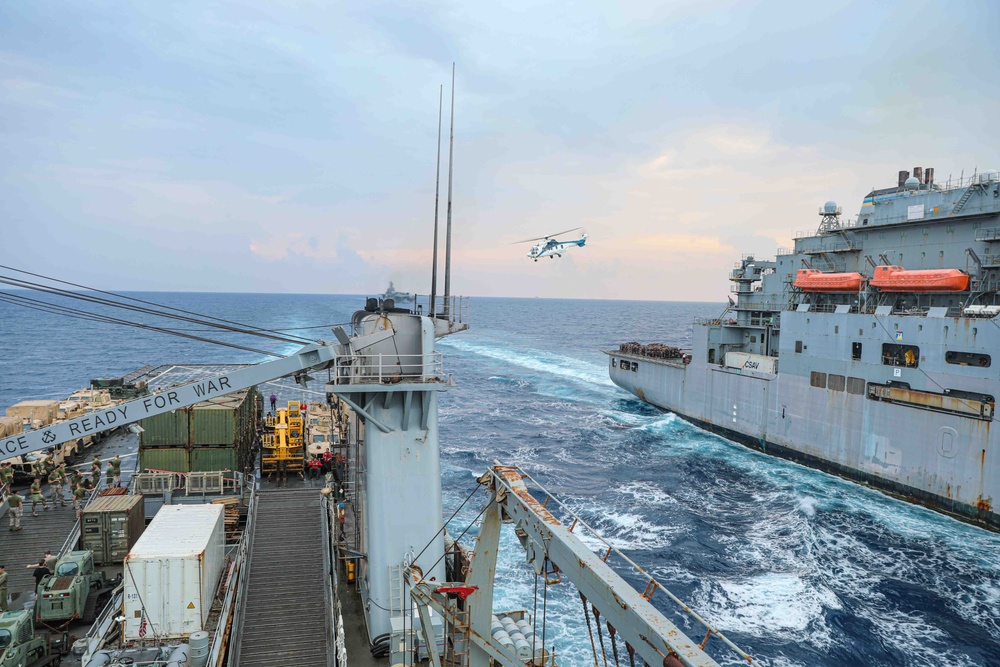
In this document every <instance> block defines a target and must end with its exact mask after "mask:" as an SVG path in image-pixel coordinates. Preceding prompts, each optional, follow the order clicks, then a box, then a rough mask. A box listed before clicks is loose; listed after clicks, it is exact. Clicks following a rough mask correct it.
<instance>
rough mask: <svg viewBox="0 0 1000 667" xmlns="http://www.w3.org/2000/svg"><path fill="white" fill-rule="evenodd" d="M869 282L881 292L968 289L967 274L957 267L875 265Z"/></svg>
mask: <svg viewBox="0 0 1000 667" xmlns="http://www.w3.org/2000/svg"><path fill="white" fill-rule="evenodd" d="M870 284H871V285H872V287H877V288H879V289H880V290H882V291H883V292H964V291H966V290H967V289H969V274H967V273H965V272H964V271H960V270H958V269H916V270H912V271H907V270H906V269H904V268H903V267H901V266H876V267H875V275H874V276H873V277H872V279H871V281H870Z"/></svg>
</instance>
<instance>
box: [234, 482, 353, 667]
mask: <svg viewBox="0 0 1000 667" xmlns="http://www.w3.org/2000/svg"><path fill="white" fill-rule="evenodd" d="M250 537H251V539H252V543H251V546H250V564H249V565H250V576H249V578H248V580H247V582H246V589H245V595H246V597H245V606H244V611H243V614H242V618H241V619H240V628H239V640H238V641H239V644H238V647H239V648H238V651H237V653H236V655H235V656H233V657H234V658H235V659H236V662H235V663H233V662H232V661H231V662H230V664H239V665H240V667H277V666H279V665H280V666H282V667H286V666H287V665H315V666H316V667H322V666H324V665H333V662H334V647H333V639H332V637H331V630H330V629H331V628H332V627H333V625H332V622H331V618H332V612H331V608H330V606H331V605H330V602H331V597H330V577H329V567H330V555H329V554H330V547H329V544H330V540H329V535H328V524H327V523H326V515H325V507H324V504H323V497H322V496H321V495H320V493H319V490H318V489H315V488H311V489H310V488H301V487H300V488H283V489H262V490H260V491H259V492H258V495H257V509H256V513H255V516H254V517H253V533H252V535H251V536H250Z"/></svg>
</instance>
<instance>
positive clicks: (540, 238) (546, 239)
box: [508, 227, 583, 245]
mask: <svg viewBox="0 0 1000 667" xmlns="http://www.w3.org/2000/svg"><path fill="white" fill-rule="evenodd" d="M577 229H583V227H573V228H572V229H567V230H565V231H562V232H556V233H555V234H549V235H548V236H538V237H536V238H533V239H524V240H523V241H513V242H511V243H510V244H508V245H516V244H518V243H531V242H532V241H548V240H549V239H550V238H552V237H554V236H559V235H561V234H568V233H569V232H573V231H576V230H577Z"/></svg>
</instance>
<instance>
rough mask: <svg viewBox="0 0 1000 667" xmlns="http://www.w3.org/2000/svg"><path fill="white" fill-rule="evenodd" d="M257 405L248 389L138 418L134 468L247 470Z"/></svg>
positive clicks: (257, 396)
mask: <svg viewBox="0 0 1000 667" xmlns="http://www.w3.org/2000/svg"><path fill="white" fill-rule="evenodd" d="M260 405H261V402H260V394H259V393H258V392H257V388H256V387H251V388H250V389H248V390H245V391H237V392H233V393H232V394H227V395H225V396H218V397H216V398H212V399H210V400H207V401H203V402H201V403H197V404H195V405H193V406H191V407H189V408H180V409H177V410H174V411H173V412H167V413H164V414H162V415H157V416H155V417H150V418H148V419H143V420H142V422H140V425H141V426H142V428H143V432H142V433H141V434H140V435H139V466H140V468H142V469H143V470H157V471H171V472H182V473H187V472H211V471H216V470H233V471H242V470H245V469H248V468H252V467H253V463H254V462H253V458H252V457H253V444H254V440H255V438H256V435H257V421H258V416H259V414H260Z"/></svg>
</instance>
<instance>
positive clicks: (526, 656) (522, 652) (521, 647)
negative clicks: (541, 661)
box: [514, 639, 531, 662]
mask: <svg viewBox="0 0 1000 667" xmlns="http://www.w3.org/2000/svg"><path fill="white" fill-rule="evenodd" d="M514 652H515V653H517V658H518V660H520V661H521V662H527V661H528V660H531V644H529V643H528V642H526V641H524V640H523V639H520V640H517V641H515V642H514Z"/></svg>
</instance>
